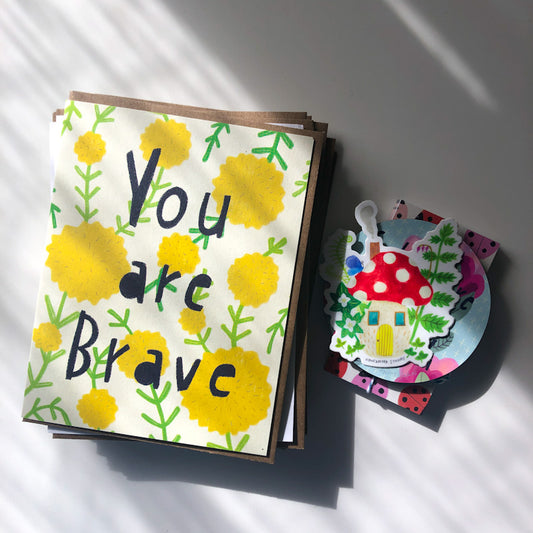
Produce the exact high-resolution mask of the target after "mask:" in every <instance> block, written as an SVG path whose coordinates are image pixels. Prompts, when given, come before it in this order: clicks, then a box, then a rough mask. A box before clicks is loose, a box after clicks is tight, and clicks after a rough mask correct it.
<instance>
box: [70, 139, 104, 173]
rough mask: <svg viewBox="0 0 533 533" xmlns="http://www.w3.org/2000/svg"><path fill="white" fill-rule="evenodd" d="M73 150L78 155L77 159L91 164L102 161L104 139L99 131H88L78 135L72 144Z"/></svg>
mask: <svg viewBox="0 0 533 533" xmlns="http://www.w3.org/2000/svg"><path fill="white" fill-rule="evenodd" d="M74 152H76V154H77V156H78V161H81V162H82V163H87V164H88V165H93V164H94V163H98V162H99V161H102V157H104V155H105V141H104V140H103V139H102V136H101V135H100V134H99V133H93V132H92V131H88V132H87V133H85V134H83V135H80V136H79V137H78V140H77V141H76V144H75V145H74Z"/></svg>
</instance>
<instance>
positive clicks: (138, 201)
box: [126, 148, 161, 227]
mask: <svg viewBox="0 0 533 533" xmlns="http://www.w3.org/2000/svg"><path fill="white" fill-rule="evenodd" d="M160 154H161V148H154V150H152V154H151V155H150V159H149V161H148V164H147V165H146V169H145V170H144V173H143V177H142V179H141V183H139V181H138V180H137V171H136V169H135V160H134V159H133V152H132V151H129V152H128V153H127V155H126V160H127V162H128V173H129V175H130V185H131V207H130V224H131V225H132V226H133V227H135V226H137V221H138V220H139V216H140V215H141V209H142V206H143V204H144V201H145V200H146V195H147V194H148V188H149V187H150V184H151V183H152V180H153V178H154V173H155V169H156V167H157V162H158V161H159V155H160Z"/></svg>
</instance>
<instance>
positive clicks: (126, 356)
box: [117, 331, 170, 379]
mask: <svg viewBox="0 0 533 533" xmlns="http://www.w3.org/2000/svg"><path fill="white" fill-rule="evenodd" d="M126 344H127V345H128V346H129V347H130V349H129V350H128V351H127V352H125V353H123V354H122V355H121V356H120V357H119V358H118V359H117V364H118V367H119V369H120V370H121V371H122V372H124V374H126V377H128V378H130V379H134V378H135V369H136V368H137V366H138V365H139V364H140V363H144V362H145V361H149V362H150V363H154V362H155V356H154V355H153V354H149V353H148V350H159V351H160V352H161V353H162V354H163V359H162V363H161V375H163V374H164V373H165V370H166V369H167V368H168V367H169V365H170V357H169V351H168V348H167V341H166V340H165V339H164V337H163V336H162V335H161V333H159V332H158V331H154V332H152V331H134V332H133V333H131V334H129V335H126V337H125V338H124V339H122V340H121V341H120V343H119V348H122V347H123V346H125V345H126Z"/></svg>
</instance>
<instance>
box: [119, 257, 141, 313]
mask: <svg viewBox="0 0 533 533" xmlns="http://www.w3.org/2000/svg"><path fill="white" fill-rule="evenodd" d="M132 264H133V266H136V267H139V272H128V273H127V274H124V276H122V279H121V280H120V283H119V289H120V294H122V296H124V298H130V299H131V298H137V301H138V302H139V303H140V304H142V303H143V299H144V289H145V286H146V263H143V262H142V261H133V263H132Z"/></svg>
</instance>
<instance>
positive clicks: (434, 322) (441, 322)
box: [420, 313, 449, 333]
mask: <svg viewBox="0 0 533 533" xmlns="http://www.w3.org/2000/svg"><path fill="white" fill-rule="evenodd" d="M448 322H449V320H446V319H445V318H444V317H442V316H438V315H434V314H432V313H428V314H427V315H424V316H422V318H420V325H421V326H422V327H423V328H424V329H425V330H426V331H429V332H430V333H442V332H443V329H444V326H446V324H448Z"/></svg>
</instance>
